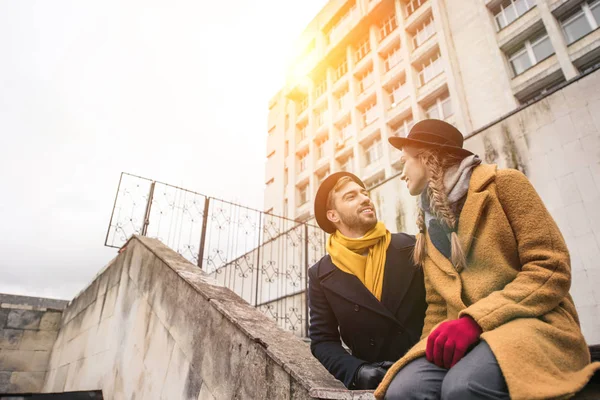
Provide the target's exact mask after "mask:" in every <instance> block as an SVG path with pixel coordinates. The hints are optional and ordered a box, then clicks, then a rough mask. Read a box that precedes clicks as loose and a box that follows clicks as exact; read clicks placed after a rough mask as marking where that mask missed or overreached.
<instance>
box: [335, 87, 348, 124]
mask: <svg viewBox="0 0 600 400" xmlns="http://www.w3.org/2000/svg"><path fill="white" fill-rule="evenodd" d="M336 103H337V111H336V113H335V119H334V121H333V122H334V123H335V124H338V123H339V122H340V121H341V120H343V119H345V118H347V117H348V115H349V114H350V110H351V109H352V98H351V96H350V94H349V93H347V94H345V95H344V96H343V97H341V98H339V99H337V101H336Z"/></svg>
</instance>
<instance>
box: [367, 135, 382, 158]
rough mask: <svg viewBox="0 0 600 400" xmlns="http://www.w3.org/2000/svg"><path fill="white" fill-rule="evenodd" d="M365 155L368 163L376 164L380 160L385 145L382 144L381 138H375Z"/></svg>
mask: <svg viewBox="0 0 600 400" xmlns="http://www.w3.org/2000/svg"><path fill="white" fill-rule="evenodd" d="M365 156H366V161H367V165H371V164H374V163H375V162H377V161H379V160H380V159H381V157H382V156H383V146H382V144H381V139H380V138H377V139H375V140H374V141H373V142H372V143H371V144H370V145H369V146H368V147H367V148H366V149H365Z"/></svg>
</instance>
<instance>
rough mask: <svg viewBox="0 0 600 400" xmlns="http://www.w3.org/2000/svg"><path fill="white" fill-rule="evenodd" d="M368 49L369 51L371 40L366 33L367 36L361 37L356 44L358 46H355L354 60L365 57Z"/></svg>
mask: <svg viewBox="0 0 600 400" xmlns="http://www.w3.org/2000/svg"><path fill="white" fill-rule="evenodd" d="M370 51H371V42H370V41H369V36H368V35H367V37H366V38H365V39H363V41H362V42H360V43H359V44H358V46H357V47H356V52H355V56H356V62H359V61H360V60H362V59H363V58H365V56H366V55H367V54H369V52H370Z"/></svg>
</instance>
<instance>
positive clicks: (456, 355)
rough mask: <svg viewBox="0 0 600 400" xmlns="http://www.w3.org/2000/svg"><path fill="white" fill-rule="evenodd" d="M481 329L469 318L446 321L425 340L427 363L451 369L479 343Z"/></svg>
mask: <svg viewBox="0 0 600 400" xmlns="http://www.w3.org/2000/svg"><path fill="white" fill-rule="evenodd" d="M481 331H482V330H481V327H480V326H479V325H478V324H477V322H475V320H474V319H473V318H471V317H469V316H464V317H461V318H459V319H455V320H452V321H447V322H444V323H442V324H440V326H438V327H437V329H436V330H434V331H433V332H431V334H430V335H429V337H428V338H427V350H426V353H425V357H426V358H427V361H429V362H430V363H433V364H435V365H437V366H438V367H442V368H448V369H449V368H452V367H453V366H454V365H455V364H456V363H457V362H459V361H460V360H461V359H462V358H463V357H464V356H465V354H466V353H467V350H469V348H470V347H471V346H472V345H473V344H475V343H477V342H478V341H479V336H481Z"/></svg>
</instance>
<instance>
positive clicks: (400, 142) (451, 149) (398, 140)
mask: <svg viewBox="0 0 600 400" xmlns="http://www.w3.org/2000/svg"><path fill="white" fill-rule="evenodd" d="M388 141H389V142H390V144H391V145H392V146H394V147H395V148H397V149H398V150H402V149H403V148H404V147H405V146H409V145H413V146H416V147H427V148H438V149H442V150H444V151H447V152H448V153H452V154H456V155H459V156H463V157H468V156H472V155H473V154H474V153H472V152H470V151H469V150H467V149H463V148H462V147H457V146H449V145H445V144H436V143H431V142H426V141H423V140H417V139H408V138H402V137H391V138H389V139H388Z"/></svg>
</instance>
